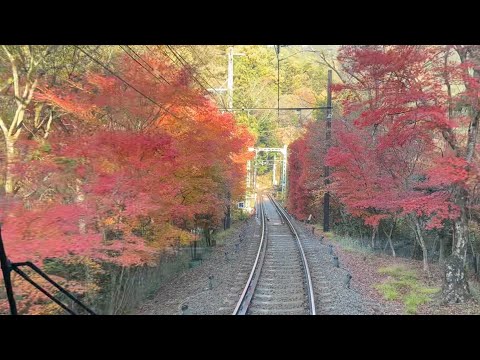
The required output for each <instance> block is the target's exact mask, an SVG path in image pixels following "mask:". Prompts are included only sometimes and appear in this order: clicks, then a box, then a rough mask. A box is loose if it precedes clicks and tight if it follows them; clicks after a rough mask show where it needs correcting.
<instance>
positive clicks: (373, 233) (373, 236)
mask: <svg viewBox="0 0 480 360" xmlns="http://www.w3.org/2000/svg"><path fill="white" fill-rule="evenodd" d="M376 234H377V228H376V227H374V228H373V230H372V250H375V235H376Z"/></svg>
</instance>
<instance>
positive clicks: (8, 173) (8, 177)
mask: <svg viewBox="0 0 480 360" xmlns="http://www.w3.org/2000/svg"><path fill="white" fill-rule="evenodd" d="M5 150H6V151H5V157H6V159H5V160H6V161H5V162H6V164H7V166H6V168H5V194H13V192H14V190H15V180H14V177H13V166H14V164H15V139H12V138H11V137H9V136H6V137H5Z"/></svg>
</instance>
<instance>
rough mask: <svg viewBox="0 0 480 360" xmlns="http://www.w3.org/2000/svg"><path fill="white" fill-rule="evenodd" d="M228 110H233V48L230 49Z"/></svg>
mask: <svg viewBox="0 0 480 360" xmlns="http://www.w3.org/2000/svg"><path fill="white" fill-rule="evenodd" d="M227 93H228V109H229V110H230V111H231V110H232V109H233V46H230V47H229V48H228V75H227Z"/></svg>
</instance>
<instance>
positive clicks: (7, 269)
mask: <svg viewBox="0 0 480 360" xmlns="http://www.w3.org/2000/svg"><path fill="white" fill-rule="evenodd" d="M0 264H1V268H2V273H3V281H4V283H5V290H6V293H7V299H8V304H9V306H10V313H11V314H12V315H17V314H18V312H17V304H16V303H15V297H14V293H13V286H12V280H11V276H10V275H11V272H12V271H15V272H16V273H17V274H18V275H20V276H21V277H22V278H23V279H25V280H26V281H28V282H29V283H30V284H32V285H33V286H34V287H35V288H36V289H37V290H39V291H40V292H41V293H43V294H44V295H45V296H47V297H48V298H49V299H51V300H52V301H53V302H55V303H56V304H57V305H58V306H60V307H61V308H62V309H64V310H65V311H66V312H68V313H69V314H71V315H78V314H77V313H76V312H75V311H74V310H72V309H71V308H69V307H68V306H67V305H65V304H64V303H63V302H62V301H61V300H59V299H58V298H57V297H55V296H54V295H52V294H51V293H49V292H48V290H46V289H45V288H44V287H42V285H40V284H39V283H37V282H36V281H35V280H33V279H32V278H31V277H30V276H28V275H27V274H26V273H25V272H24V271H23V270H21V269H20V268H21V267H29V268H30V269H32V270H33V271H35V272H36V273H37V274H38V275H40V276H41V277H42V278H44V279H45V280H46V281H48V282H49V283H50V284H52V285H53V286H54V287H56V288H57V289H58V290H59V291H60V292H61V293H62V294H64V295H65V296H67V297H68V298H69V299H70V300H72V301H73V302H74V303H75V304H77V305H78V306H80V307H81V308H82V309H83V310H85V311H86V312H88V313H89V314H91V315H96V314H95V312H93V310H91V309H90V308H89V307H88V306H86V305H85V304H83V303H82V302H81V301H80V300H78V299H77V298H76V297H75V296H73V295H72V293H70V292H69V291H68V290H66V289H65V288H63V287H62V286H61V285H59V284H58V283H57V282H56V281H55V280H53V279H52V278H51V277H50V276H48V275H47V274H45V272H43V271H42V270H41V269H40V268H39V267H38V266H36V265H35V264H33V263H32V262H30V261H25V262H18V263H12V262H11V261H10V260H9V259H8V257H7V253H6V252H5V248H4V246H3V239H2V228H1V227H0Z"/></svg>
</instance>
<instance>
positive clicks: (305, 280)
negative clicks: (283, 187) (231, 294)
mask: <svg viewBox="0 0 480 360" xmlns="http://www.w3.org/2000/svg"><path fill="white" fill-rule="evenodd" d="M261 199H262V200H263V201H260V208H261V223H262V226H261V228H262V231H261V239H260V245H259V248H258V252H257V256H256V258H255V262H254V265H253V268H252V270H251V272H250V276H249V278H248V280H247V283H246V285H245V288H244V289H243V292H242V294H241V296H240V299H239V300H238V302H237V305H236V307H235V310H234V312H233V315H315V300H314V292H313V287H312V280H311V277H310V271H309V268H308V264H307V259H306V257H305V253H304V251H303V248H302V244H301V242H300V238H299V236H298V234H297V232H296V230H295V228H294V226H293V224H292V222H291V221H290V219H289V216H288V215H287V214H286V212H285V211H284V210H283V208H282V207H281V206H280V205H278V203H277V202H276V201H275V199H273V198H272V197H271V196H270V195H267V196H261Z"/></svg>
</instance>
